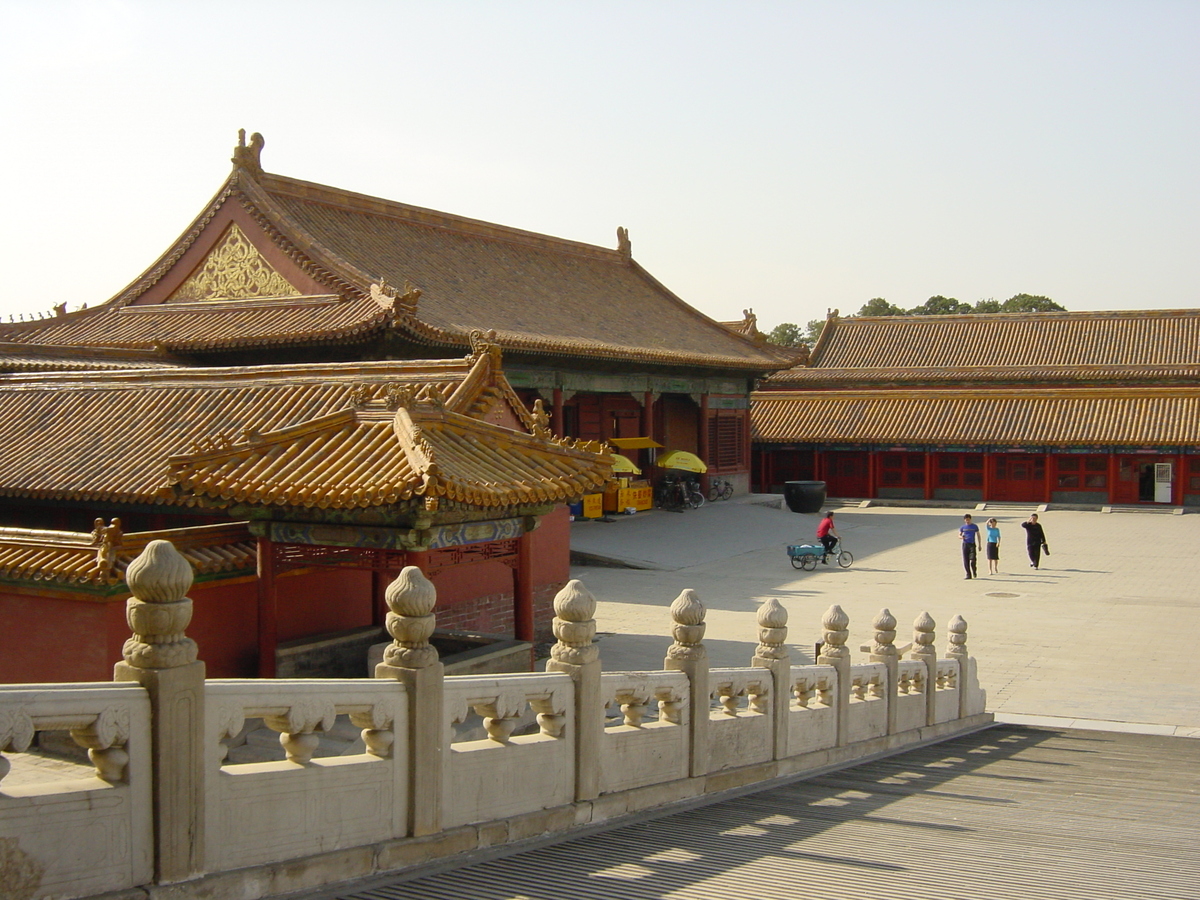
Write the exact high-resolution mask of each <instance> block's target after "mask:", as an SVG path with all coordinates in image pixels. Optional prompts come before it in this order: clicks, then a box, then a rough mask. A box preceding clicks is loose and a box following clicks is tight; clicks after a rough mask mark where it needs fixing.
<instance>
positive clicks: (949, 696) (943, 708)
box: [933, 659, 959, 722]
mask: <svg viewBox="0 0 1200 900" xmlns="http://www.w3.org/2000/svg"><path fill="white" fill-rule="evenodd" d="M958 689H959V661H958V660H957V659H939V660H938V661H937V663H936V665H935V666H934V682H933V720H934V722H949V721H950V720H951V719H957V718H958V699H959V698H958Z"/></svg>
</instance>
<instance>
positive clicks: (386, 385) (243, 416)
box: [0, 345, 607, 508]
mask: <svg viewBox="0 0 1200 900" xmlns="http://www.w3.org/2000/svg"><path fill="white" fill-rule="evenodd" d="M498 356H499V353H498V350H496V348H494V347H491V349H488V348H487V347H485V346H482V345H481V346H480V347H478V348H477V352H476V354H475V355H474V356H473V357H471V358H469V359H466V360H462V359H460V360H444V361H440V362H439V361H421V362H399V363H397V362H382V363H357V364H326V365H321V366H305V365H294V366H273V367H266V366H264V367H245V368H226V369H220V368H212V369H174V370H162V371H156V372H144V371H121V372H111V373H105V374H104V376H103V377H97V376H96V375H95V373H90V374H89V373H70V372H62V373H53V374H46V375H38V376H33V375H29V376H16V375H9V376H0V495H5V496H11V497H32V498H40V499H49V500H69V501H75V502H88V503H166V504H185V505H197V504H200V503H202V502H207V501H209V500H213V501H228V502H233V501H236V502H248V503H258V504H278V503H286V504H290V505H297V506H305V507H313V506H318V507H329V506H332V507H335V508H350V507H355V506H358V507H361V506H371V505H379V504H381V503H383V504H390V503H395V502H398V500H403V499H407V498H409V497H411V496H413V495H414V494H418V495H425V494H426V492H427V491H428V496H431V497H445V498H447V499H448V500H453V501H460V502H463V503H466V504H468V505H479V506H489V507H490V506H495V505H501V503H500V498H502V497H507V498H509V500H510V501H511V500H512V498H517V497H522V496H525V495H528V496H531V497H533V496H536V497H538V498H545V499H548V500H562V499H568V498H573V497H574V496H577V495H578V494H579V493H582V492H583V489H584V488H585V487H588V486H591V485H593V484H595V483H598V481H599V480H601V479H602V478H603V477H604V475H606V474H607V467H606V465H605V461H606V460H607V457H605V456H603V455H598V454H596V453H592V452H585V451H581V450H576V449H574V448H572V447H569V446H563V445H561V444H558V443H555V442H553V441H550V440H548V437H549V436H548V433H543V434H542V435H541V436H538V437H534V436H530V435H527V434H522V433H521V432H517V431H513V430H512V429H509V428H504V427H501V426H499V425H494V424H490V423H487V422H482V421H478V420H477V419H473V418H471V417H470V416H467V415H463V414H462V413H460V412H459V410H460V409H461V410H468V411H471V412H472V413H473V414H474V415H477V416H479V417H480V418H484V417H487V416H489V415H490V414H491V412H492V409H493V405H494V404H509V405H510V414H509V419H510V420H511V421H514V422H521V423H523V424H524V425H525V426H526V427H528V428H531V429H537V430H539V432H544V427H543V425H544V423H539V422H538V421H537V420H536V419H535V417H533V416H531V414H530V413H529V411H528V410H526V409H525V408H524V407H523V406H522V405H521V403H520V401H519V400H518V399H517V398H516V395H515V393H514V392H513V391H512V388H511V387H510V386H508V383H507V380H506V379H504V377H503V374H502V373H501V372H500V371H499V369H498ZM481 398H484V399H483V400H482V401H481ZM385 405H390V406H391V407H392V409H389V410H386V411H385V413H379V412H378V411H377V412H376V413H374V414H373V415H374V419H372V416H371V415H368V414H367V412H364V411H362V410H361V409H360V408H363V409H365V408H368V407H374V408H375V409H376V410H378V409H383V407H384V406H385ZM422 405H428V406H429V408H430V410H433V411H434V412H431V413H428V414H426V413H421V414H420V415H418V416H417V418H418V419H420V416H422V415H434V413H436V415H435V416H434V419H431V420H430V421H429V422H428V423H427V427H426V428H425V431H424V435H425V438H426V440H427V442H428V443H429V444H430V445H431V446H433V447H434V449H435V450H436V451H437V453H436V454H435V456H434V457H433V458H432V461H433V462H434V463H436V464H437V465H440V466H443V467H445V469H446V472H447V473H449V474H445V475H437V474H436V473H434V472H431V471H430V469H429V467H428V466H425V467H424V468H422V466H419V465H414V462H413V458H412V456H411V454H408V453H407V452H406V447H405V446H404V445H403V444H402V443H401V442H400V441H399V439H398V438H397V437H396V434H395V430H394V429H393V428H392V425H391V422H392V420H393V419H394V418H395V417H396V416H397V414H398V412H399V411H400V410H401V409H402V408H403V407H405V406H414V408H417V407H421V406H422ZM414 415H416V414H415V413H414ZM439 416H440V417H441V418H438V417H439ZM443 420H445V422H452V423H453V424H454V425H455V427H456V428H457V429H458V432H461V436H460V437H459V438H453V439H452V438H451V437H449V436H443V435H442V434H441V431H442V429H443V424H444V423H443ZM421 421H424V420H423V419H422V420H421ZM447 427H448V426H447ZM456 433H457V432H456ZM462 442H466V443H469V444H472V445H473V446H474V447H476V448H484V453H483V455H484V456H486V457H487V460H486V465H484V464H482V463H480V462H479V460H478V458H474V459H473V464H478V465H479V470H480V471H481V472H485V473H490V474H491V476H492V477H491V478H490V479H487V478H485V479H483V480H482V481H480V480H479V479H478V478H476V480H474V481H473V480H472V475H471V473H469V472H466V471H462V470H461V467H460V466H458V465H457V462H456V460H457V459H458V457H459V455H461V454H462V452H463V450H462V448H461V447H459V446H458V444H459V443H462ZM514 447H520V448H522V449H521V450H520V451H519V452H517V453H516V456H515V457H512V458H510V455H511V454H512V453H513V452H514V451H513V450H512V448H514ZM489 448H490V450H491V453H490V455H489V453H488V452H487V451H488V449H489ZM443 456H444V457H445V459H443V458H442V457H443ZM498 460H504V461H505V462H504V464H503V465H501V464H500V463H499V462H498ZM564 466H565V469H564V468H563V467H564ZM493 481H494V484H493V483H492V482H493ZM543 481H545V482H546V483H545V484H543V483H542V482H543ZM527 483H530V484H532V487H527ZM201 495H203V497H204V498H205V500H203V501H202V499H201Z"/></svg>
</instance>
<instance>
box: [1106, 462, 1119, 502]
mask: <svg viewBox="0 0 1200 900" xmlns="http://www.w3.org/2000/svg"><path fill="white" fill-rule="evenodd" d="M1120 468H1121V467H1120V463H1119V462H1118V459H1117V454H1116V453H1114V452H1113V451H1111V450H1110V451H1109V453H1108V502H1109V503H1116V502H1117V478H1118V477H1120Z"/></svg>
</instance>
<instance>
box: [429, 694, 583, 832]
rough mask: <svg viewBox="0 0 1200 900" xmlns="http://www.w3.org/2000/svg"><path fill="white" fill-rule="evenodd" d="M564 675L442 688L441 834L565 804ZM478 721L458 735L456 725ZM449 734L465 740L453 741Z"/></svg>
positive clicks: (569, 718) (569, 778)
mask: <svg viewBox="0 0 1200 900" xmlns="http://www.w3.org/2000/svg"><path fill="white" fill-rule="evenodd" d="M574 692H575V685H574V683H573V682H572V681H571V678H570V676H569V675H566V674H561V673H556V672H545V673H521V674H514V675H500V676H493V675H460V676H454V677H449V678H447V679H446V680H445V684H444V687H443V703H444V708H445V719H444V722H443V723H442V727H443V728H444V731H443V734H444V735H445V742H446V743H445V750H446V754H445V764H444V767H443V779H444V789H443V794H442V796H443V798H444V809H443V825H444V827H447V828H449V827H453V826H455V825H464V824H468V823H470V822H483V821H489V820H492V819H503V818H507V817H509V816H513V815H520V814H521V813H526V812H532V811H534V810H538V809H545V808H547V807H551V806H559V805H562V804H564V803H569V802H571V801H572V800H573V799H574V791H575V768H574V767H575V739H574V727H573V724H574V718H575V693H574ZM475 719H477V720H479V721H480V722H481V725H480V727H477V728H473V729H471V731H470V732H469V733H467V734H465V735H463V734H462V726H464V725H467V724H470V723H471V722H472V721H473V720H475ZM456 731H457V732H458V735H457V736H459V737H465V738H466V739H465V740H455V737H456Z"/></svg>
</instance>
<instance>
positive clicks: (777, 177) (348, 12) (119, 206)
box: [0, 0, 1200, 330]
mask: <svg viewBox="0 0 1200 900" xmlns="http://www.w3.org/2000/svg"><path fill="white" fill-rule="evenodd" d="M1197 46H1200V3H1196V2H1194V0H1183V2H1169V0H1157V2H1156V0H1138V2H1104V0H1087V2H1070V0H1036V2H1024V0H1003V2H988V0H977V2H972V0H954V2H934V0H906V2H899V0H896V2H869V0H861V2H858V0H837V2H832V0H830V2H822V0H794V2H758V0H737V2H734V0H726V2H708V0H690V2H672V0H635V2H626V0H604V2H585V0H553V2H522V0H512V2H497V0H487V2H483V0H480V2H467V0H461V2H459V0H436V2H435V0H425V2H420V3H418V2H405V0H390V2H369V0H339V2H337V3H330V2H319V3H314V2H305V0H290V2H274V0H238V2H223V0H204V2H195V3H183V2H178V3H176V2H165V0H155V2H139V0H0V114H2V116H3V119H2V121H3V123H4V128H3V134H4V139H3V140H2V141H0V160H2V162H3V171H4V174H5V190H4V208H5V209H4V211H5V214H4V215H3V216H0V254H2V255H0V260H2V261H3V273H4V274H3V282H2V287H0V316H3V317H4V318H5V319H6V320H7V318H8V316H10V315H17V316H20V315H30V314H34V313H37V312H45V311H49V310H50V308H51V307H52V306H53V305H54V304H56V303H59V302H63V301H65V302H66V303H67V304H68V309H75V308H76V307H78V306H79V305H80V304H82V303H87V304H88V305H89V306H90V305H95V304H96V303H98V302H102V301H104V300H106V299H108V298H109V297H111V296H113V295H114V294H116V293H117V292H118V291H120V290H121V289H122V288H123V287H124V286H125V285H126V284H128V283H129V282H131V281H133V280H135V279H136V278H137V277H138V276H139V275H140V274H141V273H142V272H143V271H144V270H145V269H147V268H149V267H150V266H151V265H152V264H153V262H154V261H155V260H156V259H157V258H158V256H159V255H160V254H161V253H163V252H164V251H165V250H166V249H167V247H168V246H169V245H170V243H171V242H172V241H173V240H174V239H175V238H176V237H177V236H178V235H179V234H181V233H182V232H184V231H186V230H187V228H188V226H189V225H190V223H191V221H192V219H193V218H194V217H195V216H196V215H197V214H198V213H199V212H200V211H201V210H202V209H203V207H204V206H205V204H206V203H207V202H208V200H209V198H210V197H211V196H212V195H213V194H214V193H215V192H216V191H217V189H218V188H219V187H220V185H221V184H222V182H223V181H224V179H225V177H226V175H227V174H228V172H229V168H230V164H229V157H230V155H231V151H232V147H233V145H234V144H235V143H236V139H237V131H238V129H239V128H245V129H247V132H254V131H259V132H261V133H262V134H263V135H264V136H265V138H266V147H265V149H264V151H263V157H262V160H263V167H264V168H265V169H266V170H267V171H268V172H277V173H280V174H285V175H289V176H292V177H296V178H302V179H306V180H309V181H316V182H320V183H323V184H330V185H335V186H337V187H341V188H346V189H350V190H354V191H358V192H361V193H366V194H372V195H375V196H380V197H386V198H388V199H392V200H399V201H403V202H405V203H411V204H416V205H418V206H425V207H430V208H433V209H437V210H443V211H446V212H451V213H457V214H460V215H465V216H470V217H472V218H477V219H484V220H487V221H492V222H498V223H502V224H504V225H510V226H514V227H518V228H522V229H527V230H531V231H538V232H543V233H547V234H552V235H556V236H559V237H564V238H569V239H572V240H579V241H585V242H588V243H594V244H600V245H603V246H608V247H615V246H616V228H617V226H625V227H627V228H628V229H629V232H630V238H631V240H632V244H633V253H634V257H635V258H636V259H637V260H638V261H639V262H640V263H641V264H642V265H643V266H644V267H645V268H646V269H647V270H649V271H650V272H651V273H652V274H653V275H654V276H655V277H656V278H658V280H659V281H661V282H663V283H664V284H665V285H667V286H668V287H669V288H670V289H671V290H672V291H674V292H675V293H676V294H677V295H679V296H680V297H682V298H683V299H684V300H686V301H687V302H688V303H690V304H691V305H693V306H694V307H696V308H697V309H699V310H701V311H702V312H704V313H705V314H707V315H709V316H712V317H713V318H716V319H719V320H730V319H739V318H741V315H742V310H744V309H747V308H752V309H753V310H754V311H755V313H756V314H757V316H758V322H759V325H760V327H761V328H763V329H764V330H767V329H769V328H771V327H772V326H774V325H776V324H778V323H780V322H797V323H805V322H807V321H809V320H811V319H814V318H824V316H825V315H826V312H827V310H828V309H830V308H836V309H840V311H841V312H842V313H843V314H850V313H854V312H857V311H858V309H859V308H860V307H861V306H862V305H863V304H864V303H866V302H867V301H868V300H870V299H871V298H872V297H884V298H886V299H887V300H889V301H890V302H892V303H894V304H896V305H898V306H901V307H905V308H908V307H912V306H916V305H918V304H920V303H922V302H923V301H924V300H925V299H926V298H928V297H930V296H932V295H935V294H942V295H945V296H952V297H956V298H958V299H959V300H963V301H966V302H969V303H974V302H976V301H978V300H981V299H986V298H994V299H997V300H1003V299H1006V298H1007V297H1010V296H1012V295H1014V294H1017V293H1030V294H1042V295H1046V296H1049V297H1051V298H1052V299H1054V300H1055V301H1057V302H1058V303H1060V304H1061V305H1063V306H1065V307H1066V308H1068V309H1071V310H1103V309H1164V308H1179V307H1191V306H1198V305H1200V214H1198V213H1200V165H1197V159H1198V158H1200V154H1198V152H1197V151H1198V149H1200V147H1198V144H1200V140H1198V138H1200V103H1198V100H1200V52H1197V49H1196V48H1197ZM648 324H649V325H652V323H648Z"/></svg>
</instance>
